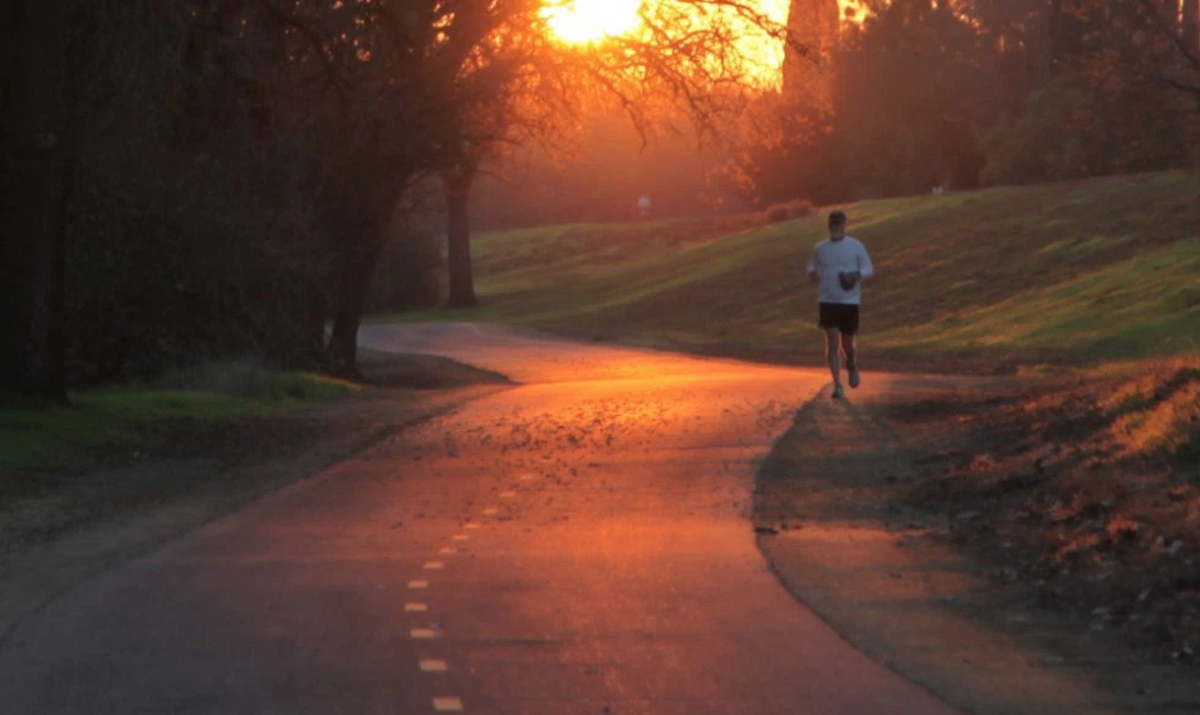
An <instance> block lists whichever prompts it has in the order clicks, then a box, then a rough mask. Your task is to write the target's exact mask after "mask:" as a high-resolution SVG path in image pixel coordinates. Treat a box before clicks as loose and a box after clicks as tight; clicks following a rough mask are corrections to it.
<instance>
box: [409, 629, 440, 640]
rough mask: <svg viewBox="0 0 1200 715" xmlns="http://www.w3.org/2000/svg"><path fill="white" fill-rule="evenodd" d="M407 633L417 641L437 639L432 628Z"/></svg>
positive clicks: (436, 634) (436, 633) (435, 632)
mask: <svg viewBox="0 0 1200 715" xmlns="http://www.w3.org/2000/svg"><path fill="white" fill-rule="evenodd" d="M408 633H409V635H411V636H412V637H413V638H415V639H417V640H429V639H431V638H437V637H438V632H437V631H435V630H433V629H432V628H414V629H412V630H411V631H409V632H408Z"/></svg>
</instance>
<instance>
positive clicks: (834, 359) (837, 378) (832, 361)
mask: <svg viewBox="0 0 1200 715" xmlns="http://www.w3.org/2000/svg"><path fill="white" fill-rule="evenodd" d="M825 360H826V361H828V363H829V374H830V375H832V376H833V396H834V397H841V394H842V356H841V353H840V351H839V350H838V330H837V328H827V329H826V330H825Z"/></svg>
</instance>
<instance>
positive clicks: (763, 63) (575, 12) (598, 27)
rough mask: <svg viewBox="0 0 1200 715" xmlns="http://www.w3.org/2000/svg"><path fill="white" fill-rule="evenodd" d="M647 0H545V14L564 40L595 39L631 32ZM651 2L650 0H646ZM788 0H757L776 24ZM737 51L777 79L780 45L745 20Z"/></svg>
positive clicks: (757, 70)
mask: <svg viewBox="0 0 1200 715" xmlns="http://www.w3.org/2000/svg"><path fill="white" fill-rule="evenodd" d="M645 1H647V0H546V10H545V16H546V19H547V22H548V23H549V25H550V28H551V30H552V31H554V32H555V33H556V34H558V35H559V37H560V38H562V39H563V40H564V41H567V42H572V43H584V42H595V41H599V40H603V38H604V37H606V36H607V37H612V36H619V35H622V34H624V33H627V32H632V31H634V30H635V29H637V27H638V26H639V24H640V23H639V21H638V10H639V8H641V7H642V5H643V3H644V2H645ZM648 1H650V2H653V1H654V0H648ZM838 1H839V3H840V4H841V6H842V9H843V11H845V10H846V9H847V8H852V9H855V10H858V7H859V3H858V0H838ZM789 5H790V0H758V6H759V8H760V9H761V10H762V12H763V13H764V14H766V15H767V16H768V17H770V18H771V19H772V20H774V21H775V22H778V23H780V24H783V23H786V22H787V15H788V7H789ZM740 50H741V54H742V55H743V57H744V58H746V60H747V62H749V63H750V64H751V65H753V67H752V69H751V71H750V73H751V74H752V75H755V76H758V77H763V78H766V81H767V82H768V83H774V82H777V81H778V73H779V68H780V67H781V66H782V64H783V47H782V45H781V44H780V43H779V42H777V41H775V40H772V39H770V38H768V37H765V36H764V35H763V33H761V32H759V31H757V29H756V28H755V27H753V25H752V24H751V23H748V22H747V23H745V29H744V30H743V31H742V40H741V42H740Z"/></svg>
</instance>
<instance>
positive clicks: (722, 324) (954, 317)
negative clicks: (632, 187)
mask: <svg viewBox="0 0 1200 715" xmlns="http://www.w3.org/2000/svg"><path fill="white" fill-rule="evenodd" d="M842 208H844V209H845V210H846V211H847V212H848V213H849V215H850V218H851V226H850V229H851V234H852V235H855V236H857V237H859V238H861V239H862V240H863V241H864V242H865V243H866V244H867V246H868V248H869V249H870V250H871V252H872V256H873V258H874V261H875V263H876V265H877V268H878V271H879V278H878V280H876V281H875V283H874V284H872V285H870V286H868V289H867V297H866V299H865V308H864V319H863V334H864V339H865V340H864V342H865V344H866V346H867V348H868V349H869V350H870V351H871V352H873V353H875V354H876V355H878V354H879V353H881V352H882V353H886V354H889V355H890V356H891V357H894V358H897V359H904V360H907V361H909V362H911V363H914V364H920V363H921V362H922V361H924V360H929V361H931V362H934V363H938V362H942V363H944V362H945V361H946V360H951V359H962V358H967V359H972V360H975V361H976V362H979V363H995V364H1008V365H1012V364H1014V363H1020V364H1041V363H1058V362H1068V363H1074V364H1094V363H1098V362H1105V361H1111V360H1119V359H1136V358H1145V357H1154V356H1164V355H1176V354H1181V353H1187V352H1190V351H1195V350H1196V349H1197V348H1198V347H1200V173H1197V172H1170V173H1157V174H1144V175H1131V176H1122V177H1112V178H1103V179H1093V180H1085V181H1076V182H1068V183H1060V184H1053V185H1045V186H1034V187H1006V188H996V189H989V190H985V191H977V192H964V193H957V194H949V195H943V196H922V197H912V198H900V199H888V200H875V201H863V202H860V203H855V204H851V205H848V206H843V207H842ZM824 213H825V212H824V211H821V212H819V213H818V214H817V215H814V216H812V217H809V218H804V219H798V220H793V221H788V222H784V223H776V224H770V225H766V224H765V221H764V220H763V219H762V218H761V217H758V216H747V217H740V218H731V219H728V218H727V219H720V220H709V221H698V220H697V221H671V222H658V223H645V224H612V225H595V224H586V225H571V226H555V227H545V228H534V229H525V230H518V231H509V232H503V233H493V234H486V235H481V236H478V237H477V238H476V239H475V243H474V245H473V252H474V254H475V261H476V262H475V267H476V277H477V288H478V292H479V296H480V300H481V302H482V303H483V306H484V307H483V308H482V309H480V310H476V311H434V312H429V313H423V314H407V315H401V316H388V317H384V318H381V319H383V320H391V319H399V320H454V319H462V320H476V321H496V322H504V323H510V324H517V325H526V326H535V327H541V328H549V329H554V330H559V331H565V332H568V333H573V334H579V335H589V336H594V335H602V336H611V337H619V338H626V339H634V340H641V341H645V342H650V343H657V344H665V345H671V346H674V347H679V348H683V349H695V350H698V351H702V352H708V353H717V354H728V355H744V356H757V357H762V358H765V359H774V360H782V361H786V362H794V361H798V360H800V359H801V358H800V357H799V355H801V354H804V355H808V356H809V357H812V356H813V355H814V345H815V344H819V337H818V335H817V333H816V331H815V330H814V329H813V323H814V320H815V312H816V308H815V305H814V302H815V297H814V289H813V288H812V287H811V286H810V285H808V283H807V280H806V278H805V276H804V266H805V264H806V262H807V259H808V255H809V251H810V248H811V246H812V245H813V244H814V243H816V242H817V241H818V240H820V239H821V238H823V237H824ZM816 354H817V357H818V358H819V348H818V349H817V350H816Z"/></svg>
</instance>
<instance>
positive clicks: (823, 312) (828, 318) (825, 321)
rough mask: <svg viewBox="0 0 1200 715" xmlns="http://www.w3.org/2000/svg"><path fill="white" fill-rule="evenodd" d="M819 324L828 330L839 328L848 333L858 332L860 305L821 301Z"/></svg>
mask: <svg viewBox="0 0 1200 715" xmlns="http://www.w3.org/2000/svg"><path fill="white" fill-rule="evenodd" d="M818 307H819V311H818V314H819V319H818V320H817V325H818V326H819V327H822V328H825V329H826V330H829V329H832V328H837V329H838V330H839V331H841V332H842V333H844V334H846V335H854V334H855V333H857V332H858V306H857V305H849V304H847V303H821V304H820V305H819V306H818Z"/></svg>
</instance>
